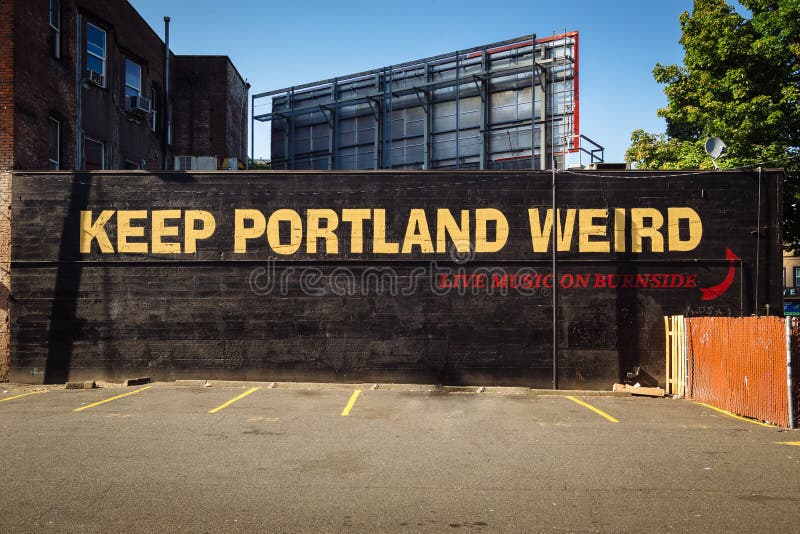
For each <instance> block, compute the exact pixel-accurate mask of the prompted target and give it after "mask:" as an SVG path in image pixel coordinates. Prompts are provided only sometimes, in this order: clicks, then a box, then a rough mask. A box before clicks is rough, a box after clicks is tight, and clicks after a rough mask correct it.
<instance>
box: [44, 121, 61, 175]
mask: <svg viewBox="0 0 800 534" xmlns="http://www.w3.org/2000/svg"><path fill="white" fill-rule="evenodd" d="M47 138H48V141H49V147H48V152H47V154H48V156H47V157H48V159H49V161H50V169H51V170H53V171H57V170H59V169H60V168H61V121H59V120H58V119H56V118H55V117H48V118H47Z"/></svg>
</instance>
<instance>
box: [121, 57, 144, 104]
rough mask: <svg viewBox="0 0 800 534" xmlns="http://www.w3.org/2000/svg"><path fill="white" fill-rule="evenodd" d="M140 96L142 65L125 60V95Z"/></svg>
mask: <svg viewBox="0 0 800 534" xmlns="http://www.w3.org/2000/svg"><path fill="white" fill-rule="evenodd" d="M129 96H142V66H141V65H139V64H138V63H134V62H133V61H131V60H130V59H126V60H125V97H126V98H127V97H129Z"/></svg>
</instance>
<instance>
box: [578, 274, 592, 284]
mask: <svg viewBox="0 0 800 534" xmlns="http://www.w3.org/2000/svg"><path fill="white" fill-rule="evenodd" d="M575 287H589V275H588V274H576V275H575Z"/></svg>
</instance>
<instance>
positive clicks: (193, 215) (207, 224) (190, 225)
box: [183, 210, 217, 254]
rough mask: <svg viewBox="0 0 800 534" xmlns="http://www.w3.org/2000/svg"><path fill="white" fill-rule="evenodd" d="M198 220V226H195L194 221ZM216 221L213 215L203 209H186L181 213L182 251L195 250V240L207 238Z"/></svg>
mask: <svg viewBox="0 0 800 534" xmlns="http://www.w3.org/2000/svg"><path fill="white" fill-rule="evenodd" d="M197 221H200V222H201V223H203V224H201V225H200V228H195V222H197ZM216 228H217V221H215V220H214V216H213V215H211V214H210V213H209V212H207V211H203V210H186V213H184V214H183V251H184V252H185V253H187V254H194V253H195V252H197V241H198V240H200V239H208V238H209V237H211V236H212V235H213V234H214V230H216Z"/></svg>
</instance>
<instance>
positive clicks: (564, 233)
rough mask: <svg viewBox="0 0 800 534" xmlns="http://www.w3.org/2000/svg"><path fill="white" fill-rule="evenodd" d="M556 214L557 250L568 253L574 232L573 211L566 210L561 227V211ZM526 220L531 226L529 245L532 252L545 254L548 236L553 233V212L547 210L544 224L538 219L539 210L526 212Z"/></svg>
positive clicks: (547, 246) (533, 209) (532, 209)
mask: <svg viewBox="0 0 800 534" xmlns="http://www.w3.org/2000/svg"><path fill="white" fill-rule="evenodd" d="M556 211H557V212H558V250H559V252H564V251H568V250H569V249H570V246H571V245H572V234H573V232H574V231H575V212H576V210H575V209H568V210H567V217H566V220H565V221H564V225H563V226H562V225H561V210H556ZM528 219H529V221H530V226H531V245H532V247H533V251H534V252H547V250H548V248H549V243H550V236H551V235H552V232H553V210H551V209H550V210H547V212H546V213H545V217H544V224H542V222H541V219H540V218H539V208H531V209H529V210H528Z"/></svg>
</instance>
